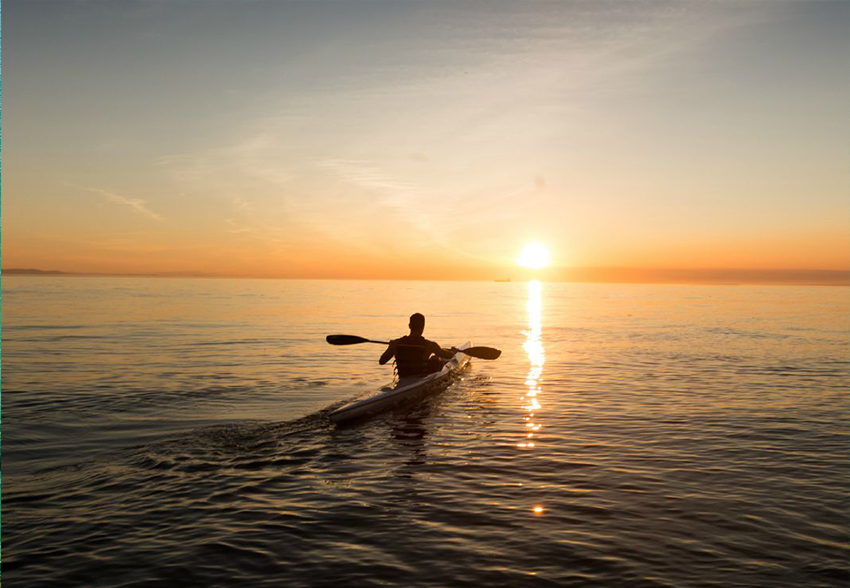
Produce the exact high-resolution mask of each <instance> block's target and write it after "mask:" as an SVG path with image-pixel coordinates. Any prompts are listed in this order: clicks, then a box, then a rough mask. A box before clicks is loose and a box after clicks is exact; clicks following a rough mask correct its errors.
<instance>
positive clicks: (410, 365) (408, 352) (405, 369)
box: [395, 335, 430, 378]
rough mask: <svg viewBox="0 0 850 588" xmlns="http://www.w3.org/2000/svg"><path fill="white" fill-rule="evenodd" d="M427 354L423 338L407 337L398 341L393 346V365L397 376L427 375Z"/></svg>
mask: <svg viewBox="0 0 850 588" xmlns="http://www.w3.org/2000/svg"><path fill="white" fill-rule="evenodd" d="M429 355H430V353H428V350H427V348H426V347H425V338H424V337H416V338H414V337H411V336H410V335H407V336H405V337H402V338H401V339H398V340H397V342H396V346H395V365H396V369H397V370H398V376H399V377H400V378H404V377H407V376H418V375H421V374H427V373H428V356H429Z"/></svg>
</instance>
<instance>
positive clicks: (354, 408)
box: [328, 341, 472, 423]
mask: <svg viewBox="0 0 850 588" xmlns="http://www.w3.org/2000/svg"><path fill="white" fill-rule="evenodd" d="M471 345H472V344H471V343H470V342H469V341H467V342H466V343H464V344H463V345H461V346H459V347H458V349H468V348H469V347H470V346H471ZM467 363H469V356H468V355H466V354H465V353H456V354H455V355H454V357H452V358H451V359H450V360H448V361H447V362H446V363H445V364H444V365H443V369H442V370H440V371H439V372H435V373H433V374H426V375H424V376H409V377H406V378H399V380H398V381H397V382H393V383H390V384H387V385H386V386H383V387H381V388H380V389H379V390H378V391H377V392H375V393H373V394H370V395H368V396H366V397H365V398H360V399H358V400H355V401H354V402H351V403H349V404H346V405H345V406H343V407H342V408H338V409H336V410H335V411H333V412H332V413H330V414H329V415H328V416H329V418H330V419H331V421H333V422H335V423H344V422H346V421H353V420H355V419H362V418H365V417H368V416H372V415H374V414H377V413H379V412H384V411H386V410H389V409H391V408H393V407H395V406H398V405H399V404H402V403H404V402H410V401H411V400H416V399H419V398H424V397H425V396H427V395H428V394H431V393H433V392H436V391H438V390H442V389H443V388H445V387H446V386H448V385H449V383H450V382H451V375H452V374H453V373H455V372H457V371H458V370H460V369H463V367H464V366H466V364H467Z"/></svg>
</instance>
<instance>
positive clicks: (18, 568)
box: [2, 276, 850, 588]
mask: <svg viewBox="0 0 850 588" xmlns="http://www.w3.org/2000/svg"><path fill="white" fill-rule="evenodd" d="M415 311H420V312H423V313H424V314H425V315H426V316H427V317H428V324H427V327H426V336H428V337H429V338H431V339H434V340H436V341H438V342H440V343H441V344H443V345H444V346H450V345H457V344H459V343H462V342H463V341H465V340H467V339H469V340H471V341H472V342H473V343H474V344H477V345H489V346H494V347H499V348H500V349H502V350H503V355H502V357H501V358H500V359H499V360H498V361H495V362H486V361H480V360H473V362H472V365H471V367H470V369H468V370H467V371H466V372H464V373H463V375H462V378H461V379H458V380H457V381H455V382H454V384H453V385H452V386H451V387H449V388H448V389H447V390H445V391H443V392H442V393H440V394H438V395H436V396H434V397H431V398H429V399H427V400H425V401H423V402H421V403H419V404H416V405H413V406H408V407H405V408H402V409H399V410H396V411H394V412H391V413H388V414H385V415H381V416H378V417H376V418H373V419H371V420H368V421H365V422H362V423H359V424H357V425H355V426H350V427H345V428H336V427H334V426H333V425H332V424H330V423H329V422H328V420H327V413H328V410H329V408H330V407H333V406H338V405H339V404H341V403H343V402H345V401H346V400H349V399H351V398H352V397H355V396H357V395H359V394H361V393H363V392H364V391H366V390H369V389H370V388H374V387H376V386H378V385H380V384H382V383H385V382H386V381H388V380H390V379H391V378H392V374H391V369H389V368H388V367H387V366H383V367H382V366H379V365H378V364H377V357H378V355H379V354H380V353H381V351H382V349H381V347H380V346H374V345H360V346H353V347H331V346H328V345H327V344H325V343H324V336H325V335H326V334H329V333H348V334H355V335H362V336H367V337H370V338H377V339H380V338H390V337H395V336H399V335H401V334H404V332H405V326H406V319H407V316H408V315H409V314H410V313H412V312H415ZM2 313H3V314H2V329H3V330H2V337H3V343H2V352H3V354H2V378H3V379H2V403H3V406H2V408H3V411H4V413H5V425H6V426H5V430H4V431H3V433H4V434H3V450H4V451H3V453H4V458H5V465H6V479H5V482H6V483H5V488H4V489H3V503H2V508H3V513H2V514H3V571H5V572H6V573H5V574H4V576H5V579H6V581H7V582H8V583H9V585H10V586H49V585H57V586H58V585H62V586H123V587H131V586H173V585H182V586H287V587H298V586H329V585H334V586H358V587H359V586H404V587H406V586H434V587H446V586H470V587H471V586H475V587H478V586H600V587H617V586H636V587H643V586H646V587H706V586H717V587H724V588H726V587H732V586H764V587H782V586H789V587H791V586H792V587H794V588H799V587H801V586H806V587H819V586H829V587H832V586H841V587H844V586H847V583H848V579H850V572H848V568H849V567H850V565H848V561H850V549H849V548H848V526H850V521H848V511H850V486H849V485H848V482H849V481H850V460H848V448H850V445H848V420H850V411H849V410H848V408H850V406H848V390H850V372H849V371H848V370H850V297H848V289H847V288H796V287H744V286H739V287H735V286H728V287H709V286H660V285H583V284H548V283H544V284H537V283H531V284H527V283H434V282H421V283H420V282H333V281H259V280H258V281H251V280H178V279H173V280H171V279H141V278H139V279H129V278H128V279H120V278H109V279H107V278H104V279H99V278H36V277H32V278H30V277H8V276H4V278H3V281H2Z"/></svg>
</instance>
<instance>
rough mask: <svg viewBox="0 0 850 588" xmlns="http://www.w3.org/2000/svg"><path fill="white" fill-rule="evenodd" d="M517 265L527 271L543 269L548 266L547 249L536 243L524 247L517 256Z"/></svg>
mask: <svg viewBox="0 0 850 588" xmlns="http://www.w3.org/2000/svg"><path fill="white" fill-rule="evenodd" d="M517 263H518V264H520V265H521V266H523V267H527V268H528V269H534V270H538V269H543V268H544V267H548V266H549V249H548V248H547V247H546V246H545V245H544V244H543V243H538V242H537V241H535V242H533V243H529V244H528V245H526V246H525V247H524V248H523V250H522V253H520V254H519V258H518V259H517Z"/></svg>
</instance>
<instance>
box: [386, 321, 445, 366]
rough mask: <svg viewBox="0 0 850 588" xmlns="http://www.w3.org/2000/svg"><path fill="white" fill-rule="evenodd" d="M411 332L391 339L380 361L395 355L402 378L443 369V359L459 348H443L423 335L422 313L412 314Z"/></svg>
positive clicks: (423, 322)
mask: <svg viewBox="0 0 850 588" xmlns="http://www.w3.org/2000/svg"><path fill="white" fill-rule="evenodd" d="M408 326H409V327H410V334H409V335H405V336H404V337H400V338H398V339H393V340H392V341H390V344H389V346H388V347H387V350H386V351H384V354H383V355H381V358H380V359H379V360H378V363H379V364H381V365H384V364H386V363H387V362H388V361H389V360H391V359H392V358H393V357H395V364H396V369H397V370H398V375H399V377H400V378H404V377H407V376H418V375H422V374H431V373H434V372H439V371H440V370H441V369H443V362H442V361H441V359H451V358H452V357H454V355H455V353H457V352H458V351H457V349H455V348H454V347H452V348H451V349H443V348H442V347H440V346H439V345H438V344H436V343H434V342H433V341H429V340H428V339H426V338H425V337H423V336H422V332H423V331H424V330H425V317H424V316H423V315H421V314H420V313H418V312H417V313H414V314H412V315H410V323H409V324H408Z"/></svg>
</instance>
